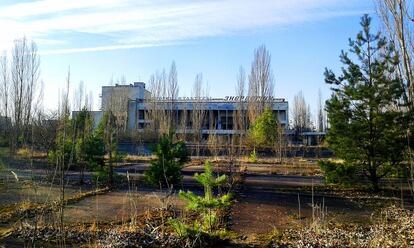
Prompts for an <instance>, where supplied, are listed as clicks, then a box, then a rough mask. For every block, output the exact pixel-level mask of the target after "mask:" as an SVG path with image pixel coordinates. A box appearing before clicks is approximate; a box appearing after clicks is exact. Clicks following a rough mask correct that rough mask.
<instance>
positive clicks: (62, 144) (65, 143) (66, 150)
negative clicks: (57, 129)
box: [47, 138, 76, 165]
mask: <svg viewBox="0 0 414 248" xmlns="http://www.w3.org/2000/svg"><path fill="white" fill-rule="evenodd" d="M58 158H60V159H64V161H65V164H66V165H68V164H69V161H70V160H71V159H72V160H71V161H72V163H74V162H75V161H76V157H75V151H74V150H73V142H72V140H71V139H70V138H66V139H65V140H63V139H61V138H58V145H57V147H56V150H54V151H51V152H49V154H48V158H47V159H48V161H49V163H51V164H53V163H56V161H57V159H58Z"/></svg>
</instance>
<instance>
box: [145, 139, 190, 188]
mask: <svg viewBox="0 0 414 248" xmlns="http://www.w3.org/2000/svg"><path fill="white" fill-rule="evenodd" d="M153 152H154V153H155V155H156V156H157V158H156V159H154V160H152V161H151V165H150V167H149V170H148V171H147V172H145V179H146V181H147V182H149V183H151V184H153V185H157V186H160V188H162V187H167V188H171V187H173V185H177V184H178V183H180V182H181V178H182V175H181V169H182V167H183V165H184V164H185V163H186V162H188V161H189V154H188V151H187V148H186V146H185V143H184V142H183V141H178V142H176V143H174V142H173V141H172V134H170V135H164V136H162V137H161V139H160V141H159V143H158V144H157V146H156V147H155V148H154V149H153Z"/></svg>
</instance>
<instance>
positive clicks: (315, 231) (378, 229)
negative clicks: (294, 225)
mask: <svg viewBox="0 0 414 248" xmlns="http://www.w3.org/2000/svg"><path fill="white" fill-rule="evenodd" d="M413 245H414V213H412V212H410V211H408V210H405V209H400V208H396V207H394V206H393V207H389V208H386V209H384V210H382V211H380V212H379V213H377V216H376V220H375V222H374V224H373V225H371V226H369V227H362V226H349V227H335V226H334V225H320V224H319V225H313V226H310V227H308V228H302V229H296V230H295V229H288V230H285V231H283V232H278V233H274V234H272V235H271V236H270V246H271V247H413Z"/></svg>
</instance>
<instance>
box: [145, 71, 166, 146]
mask: <svg viewBox="0 0 414 248" xmlns="http://www.w3.org/2000/svg"><path fill="white" fill-rule="evenodd" d="M166 79H167V76H166V72H165V70H163V71H162V73H159V72H158V71H157V72H156V73H155V74H153V75H151V77H150V80H149V91H150V92H151V95H150V96H149V97H148V98H147V99H145V100H146V102H147V107H148V110H147V117H148V118H147V119H148V120H149V130H148V131H150V132H151V133H152V135H153V137H154V138H155V139H156V140H158V138H159V135H160V134H163V133H167V132H168V131H169V130H168V129H169V123H168V120H169V119H168V117H166V115H165V107H166V99H165V98H166V94H167V88H166Z"/></svg>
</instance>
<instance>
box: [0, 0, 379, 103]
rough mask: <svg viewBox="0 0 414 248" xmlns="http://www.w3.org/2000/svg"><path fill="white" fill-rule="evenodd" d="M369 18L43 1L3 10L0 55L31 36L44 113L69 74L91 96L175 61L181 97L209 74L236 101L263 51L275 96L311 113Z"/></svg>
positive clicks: (96, 0) (292, 4)
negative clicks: (239, 82)
mask: <svg viewBox="0 0 414 248" xmlns="http://www.w3.org/2000/svg"><path fill="white" fill-rule="evenodd" d="M363 13H370V14H371V16H372V17H373V18H374V19H375V18H376V15H375V8H374V3H373V1H371V0H289V1H287V0H286V1H285V0H262V1H260V0H256V1H247V0H246V1H245V0H223V1H217V0H192V1H190V0H143V1H137V0H88V1H86V0H71V1H67V0H37V1H15V0H2V1H1V2H0V28H1V29H2V30H3V32H2V36H1V37H0V49H2V50H4V49H6V50H7V49H10V47H11V45H12V41H13V39H15V38H18V37H21V36H23V35H26V36H27V37H29V38H31V39H33V40H34V41H36V42H37V44H38V46H39V52H40V54H41V78H42V79H43V81H44V84H45V97H44V105H45V107H46V108H50V109H53V108H55V106H56V105H57V98H58V91H59V89H61V88H63V87H64V81H65V77H66V73H67V70H68V67H69V66H70V68H71V78H72V85H73V87H76V86H77V84H78V83H79V81H80V80H83V81H84V82H85V85H86V87H87V90H88V91H92V92H93V93H94V103H95V106H97V105H98V101H99V100H98V95H99V91H100V86H101V85H104V84H108V82H109V80H110V78H111V77H112V76H113V77H114V78H115V79H116V78H119V77H121V76H122V75H124V76H125V77H126V79H127V82H128V83H129V82H133V81H144V82H146V81H148V79H149V77H150V75H151V74H152V73H154V72H155V71H156V70H162V69H163V68H166V69H167V70H168V68H169V66H170V64H171V62H172V61H173V60H174V61H175V62H176V65H177V70H178V80H179V85H180V95H183V96H185V95H186V96H189V95H190V93H191V89H192V84H193V81H194V77H195V75H196V74H197V73H200V72H201V73H203V78H204V80H205V81H206V82H208V85H209V92H210V93H209V94H210V96H213V97H223V96H226V95H234V88H235V83H236V75H237V72H238V68H239V66H240V65H242V66H243V67H244V68H245V69H246V71H248V70H249V67H250V64H251V61H252V59H253V51H254V49H255V48H256V47H258V46H260V45H261V44H265V45H266V47H267V48H268V50H269V51H270V52H271V55H272V68H273V72H274V75H275V96H276V97H284V98H286V99H288V100H289V101H290V102H291V101H292V100H293V96H294V95H295V94H296V93H297V92H298V91H300V90H302V91H303V92H304V95H305V98H306V100H307V101H308V102H309V103H311V105H312V108H313V109H315V108H316V106H317V94H318V90H319V89H321V91H322V94H323V96H324V97H325V98H326V97H328V96H329V87H328V86H327V85H325V84H324V80H323V71H324V68H325V67H329V68H333V69H335V70H338V69H339V68H340V64H339V58H338V56H339V54H340V51H341V49H346V48H347V45H348V38H349V37H355V35H356V33H357V32H358V31H359V29H360V28H359V19H360V17H361V15H362V14H363Z"/></svg>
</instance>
